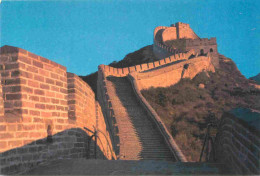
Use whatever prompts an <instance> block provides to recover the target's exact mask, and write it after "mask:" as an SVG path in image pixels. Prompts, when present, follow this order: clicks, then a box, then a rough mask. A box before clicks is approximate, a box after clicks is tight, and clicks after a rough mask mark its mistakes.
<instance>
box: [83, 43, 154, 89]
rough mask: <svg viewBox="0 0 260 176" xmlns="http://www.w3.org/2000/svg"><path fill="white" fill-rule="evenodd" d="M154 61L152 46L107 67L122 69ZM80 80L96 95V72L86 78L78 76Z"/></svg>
mask: <svg viewBox="0 0 260 176" xmlns="http://www.w3.org/2000/svg"><path fill="white" fill-rule="evenodd" d="M155 60H156V57H155V56H154V54H153V45H148V46H146V47H143V48H141V49H139V50H137V51H135V52H133V53H130V54H128V55H126V56H125V58H124V59H123V60H121V61H119V62H116V61H114V62H113V63H111V64H109V65H110V66H112V67H115V68H124V67H131V66H134V65H139V64H143V63H148V62H153V61H155ZM80 78H81V79H83V80H84V81H85V82H86V83H88V85H89V86H90V87H91V88H92V90H93V91H94V92H95V94H97V72H94V73H92V74H90V75H87V76H80Z"/></svg>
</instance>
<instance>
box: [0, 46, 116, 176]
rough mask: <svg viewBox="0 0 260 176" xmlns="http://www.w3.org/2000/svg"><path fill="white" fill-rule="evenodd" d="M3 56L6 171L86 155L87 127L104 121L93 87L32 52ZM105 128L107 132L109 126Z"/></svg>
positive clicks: (0, 128) (0, 134)
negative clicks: (97, 108)
mask: <svg viewBox="0 0 260 176" xmlns="http://www.w3.org/2000/svg"><path fill="white" fill-rule="evenodd" d="M0 54H1V55H0V73H1V77H0V78H1V88H2V89H1V91H2V96H1V99H2V100H3V101H1V99H0V102H2V103H0V108H1V107H3V108H2V110H3V112H2V113H1V116H0V139H1V142H0V146H1V147H0V152H1V154H0V159H1V165H0V169H1V172H2V173H4V174H7V173H18V172H22V171H25V170H26V169H29V168H31V167H33V166H35V165H37V164H39V163H42V162H48V161H49V160H53V159H59V158H79V157H86V155H87V153H88V152H89V151H90V150H89V149H88V145H87V143H88V142H89V141H88V136H89V135H90V134H89V133H88V132H87V131H86V130H84V128H83V127H84V126H88V124H89V125H90V126H93V125H94V126H96V123H97V121H96V119H102V115H101V114H100V113H99V114H97V113H96V110H95V107H96V105H95V96H94V93H93V91H92V90H91V89H90V88H89V86H88V85H87V84H86V83H84V82H83V81H82V80H80V78H78V77H77V76H76V75H73V74H70V73H68V74H67V72H66V68H65V67H64V66H61V65H59V64H57V63H55V62H52V61H50V60H48V59H46V58H43V57H40V56H37V55H35V54H33V53H30V52H28V51H26V50H23V49H20V48H16V47H10V46H4V47H2V48H1V50H0ZM67 76H68V78H67ZM68 83H69V84H68ZM68 90H69V91H68ZM1 91H0V92H1ZM82 97H83V98H82ZM68 100H69V101H68ZM68 102H69V103H68ZM73 102H75V103H74V104H73ZM81 105H82V106H83V107H82V106H81ZM92 108H93V109H92ZM73 110H74V111H75V114H74V116H71V114H73V113H71V111H73ZM68 112H69V113H70V116H68ZM97 115H99V117H97ZM100 123H101V124H102V123H103V122H100ZM100 127H102V128H104V129H102V130H103V131H106V128H105V125H100ZM108 138H109V137H108ZM103 145H107V144H106V143H105V144H103ZM98 148H101V143H98ZM99 152H101V153H103V152H102V150H101V149H100V150H99ZM110 155H111V154H110ZM105 157H107V156H105ZM108 159H111V157H108Z"/></svg>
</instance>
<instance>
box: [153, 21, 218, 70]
mask: <svg viewBox="0 0 260 176" xmlns="http://www.w3.org/2000/svg"><path fill="white" fill-rule="evenodd" d="M176 39H186V40H185V41H184V42H185V43H184V45H185V48H184V50H183V51H181V50H178V49H176V48H173V47H169V46H167V45H165V42H166V41H170V40H176ZM192 49H194V51H195V53H199V54H201V55H204V54H206V53H211V56H212V63H213V65H214V66H215V67H217V68H218V67H219V59H218V57H219V54H218V49H217V42H216V38H210V39H207V38H203V39H201V38H199V37H198V36H197V34H196V33H195V32H194V31H193V30H192V29H191V28H190V26H189V24H185V23H180V22H179V23H176V24H174V25H172V26H171V27H165V26H159V27H157V28H155V30H154V44H153V52H154V55H155V56H156V57H157V58H158V59H164V58H167V57H170V56H172V55H174V54H176V53H183V52H187V51H190V50H192Z"/></svg>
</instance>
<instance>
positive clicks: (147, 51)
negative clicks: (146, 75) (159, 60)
mask: <svg viewBox="0 0 260 176" xmlns="http://www.w3.org/2000/svg"><path fill="white" fill-rule="evenodd" d="M155 60H156V57H155V56H154V54H153V45H148V46H145V47H143V48H141V49H139V50H137V51H135V52H132V53H130V54H127V55H126V56H125V58H124V59H123V60H121V61H119V62H116V61H114V62H113V63H111V64H109V65H110V66H112V67H115V68H124V67H131V66H134V65H140V64H143V63H148V62H153V61H155Z"/></svg>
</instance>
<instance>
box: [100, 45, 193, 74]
mask: <svg viewBox="0 0 260 176" xmlns="http://www.w3.org/2000/svg"><path fill="white" fill-rule="evenodd" d="M192 55H195V52H194V50H190V51H189V52H187V53H177V54H174V55H171V56H170V57H168V58H164V59H161V60H158V61H155V62H149V63H144V64H141V65H135V66H132V67H125V68H114V67H111V66H108V65H100V66H99V67H100V69H101V68H102V70H103V72H104V74H105V75H104V76H108V75H111V76H116V77H123V76H127V75H128V74H129V73H132V72H142V71H146V70H151V69H154V68H157V67H160V66H164V65H167V64H170V63H173V62H178V61H183V60H188V59H189V58H190V56H192Z"/></svg>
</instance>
